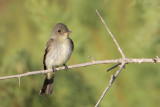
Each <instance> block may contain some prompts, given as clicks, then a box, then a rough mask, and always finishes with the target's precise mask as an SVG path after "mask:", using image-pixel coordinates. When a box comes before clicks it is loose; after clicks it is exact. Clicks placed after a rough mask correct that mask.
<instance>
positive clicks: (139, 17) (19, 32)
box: [0, 0, 160, 107]
mask: <svg viewBox="0 0 160 107" xmlns="http://www.w3.org/2000/svg"><path fill="white" fill-rule="evenodd" d="M96 9H98V10H99V12H100V14H101V15H102V17H103V18H104V20H105V21H106V23H107V25H108V26H109V28H110V30H111V31H112V33H113V34H114V35H115V38H116V39H117V41H118V42H119V44H120V46H121V48H122V49H123V50H124V52H125V54H126V56H127V57H130V58H154V57H155V56H159V57H160V13H159V12H160V1H159V0H154V1H153V0H119V1H118V0H0V56H1V57H0V76H7V75H14V74H20V73H25V72H27V71H34V70H42V69H43V63H42V62H43V54H44V50H45V46H46V43H47V41H48V39H49V37H50V33H51V30H52V28H53V26H54V25H55V24H56V23H58V22H62V23H64V24H66V25H67V26H68V28H69V30H71V31H72V34H71V35H70V38H71V39H72V40H73V41H74V45H75V49H74V52H73V54H72V56H71V59H70V60H69V61H68V62H67V65H73V64H79V63H84V62H88V61H91V60H90V59H89V58H88V56H93V57H95V60H106V59H116V58H120V57H121V56H120V54H119V52H118V50H117V48H116V46H115V44H114V42H113V40H112V39H111V37H110V36H109V34H108V32H107V31H106V29H105V27H104V25H103V24H102V22H101V20H100V19H99V17H98V15H97V14H96V12H95V10H96ZM113 65H114V64H107V65H105V64H102V65H94V66H89V67H82V68H74V69H69V70H67V71H65V70H64V71H58V72H57V73H56V78H55V87H54V92H53V93H52V95H44V96H39V94H38V93H39V90H40V89H41V86H42V84H43V79H44V75H43V74H38V75H32V76H27V77H23V78H22V80H21V86H20V87H19V86H18V79H16V78H14V79H8V80H0V107H44V106H45V107H93V106H94V105H95V104H96V102H97V101H98V99H99V97H100V96H101V94H102V92H103V91H104V89H105V88H106V86H107V85H108V83H109V80H110V75H111V74H114V73H115V72H116V70H117V68H116V69H114V70H112V71H110V72H108V73H107V72H105V71H106V70H107V69H108V68H110V67H111V66H113ZM159 95H160V67H159V64H152V63H148V64H129V65H127V66H126V69H124V70H123V71H122V72H121V73H120V75H119V76H118V78H117V79H116V81H115V82H114V84H113V86H112V87H111V89H110V90H109V91H108V93H107V94H106V95H105V97H104V99H103V100H102V102H101V103H100V105H99V107H157V106H158V105H160V96H159Z"/></svg>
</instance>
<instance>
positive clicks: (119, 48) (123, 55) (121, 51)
mask: <svg viewBox="0 0 160 107" xmlns="http://www.w3.org/2000/svg"><path fill="white" fill-rule="evenodd" d="M96 12H97V14H98V16H99V18H100V19H101V21H102V22H103V24H104V26H105V28H106V29H107V31H108V33H109V34H110V35H111V37H112V39H113V41H114V42H115V44H116V46H117V48H118V50H119V52H120V53H121V55H122V57H123V58H125V57H126V56H125V54H124V53H123V50H122V49H121V47H120V46H119V44H118V42H117V40H116V39H115V38H114V36H113V34H112V32H111V31H110V30H109V28H108V26H107V25H106V23H105V21H104V20H103V18H102V16H101V15H100V13H99V12H98V10H97V9H96Z"/></svg>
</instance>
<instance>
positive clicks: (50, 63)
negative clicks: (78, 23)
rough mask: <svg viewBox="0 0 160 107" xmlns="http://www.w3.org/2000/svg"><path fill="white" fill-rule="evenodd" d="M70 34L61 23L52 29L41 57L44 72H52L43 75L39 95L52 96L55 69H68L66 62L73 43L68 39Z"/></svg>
mask: <svg viewBox="0 0 160 107" xmlns="http://www.w3.org/2000/svg"><path fill="white" fill-rule="evenodd" d="M70 33H71V31H69V30H68V28H67V26H66V25H65V24H63V23H57V24H56V25H55V26H54V27H53V30H52V32H51V35H50V39H49V40H48V42H47V44H46V49H45V53H44V57H43V65H44V70H48V69H52V70H53V72H48V73H46V74H45V80H44V83H43V86H42V88H41V90H40V92H39V95H43V94H45V93H46V94H49V95H50V94H52V90H53V86H54V79H55V73H56V69H55V68H56V67H59V66H64V67H65V69H68V67H67V65H66V62H67V61H68V60H69V59H70V57H71V54H72V52H73V49H74V44H73V41H72V40H71V39H70V38H69V34H70Z"/></svg>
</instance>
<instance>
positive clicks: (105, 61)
mask: <svg viewBox="0 0 160 107" xmlns="http://www.w3.org/2000/svg"><path fill="white" fill-rule="evenodd" d="M125 61H126V62H127V63H139V64H140V63H160V59H159V58H153V59H147V58H142V59H133V58H126V59H125ZM122 62H124V59H115V60H101V61H92V62H86V63H82V64H76V65H70V66H68V69H71V68H79V67H86V66H91V65H98V64H109V63H122ZM64 69H65V67H59V68H56V70H57V71H59V70H64ZM47 72H52V70H39V71H31V72H27V73H23V74H19V75H11V76H4V77H0V80H3V79H11V78H21V77H25V76H29V75H35V74H44V73H47Z"/></svg>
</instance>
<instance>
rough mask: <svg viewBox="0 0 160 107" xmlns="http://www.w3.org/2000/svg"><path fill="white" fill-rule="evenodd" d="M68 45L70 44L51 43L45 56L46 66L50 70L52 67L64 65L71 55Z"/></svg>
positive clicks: (67, 42) (66, 42)
mask: <svg viewBox="0 0 160 107" xmlns="http://www.w3.org/2000/svg"><path fill="white" fill-rule="evenodd" d="M70 45H71V43H70V42H69V41H65V42H57V43H56V42H55V43H53V45H52V46H51V47H50V50H49V52H48V54H47V56H46V61H45V62H46V66H47V67H48V68H52V66H60V65H63V64H65V63H66V61H67V60H68V59H69V58H70V56H71V53H72V49H71V46H70Z"/></svg>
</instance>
